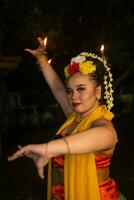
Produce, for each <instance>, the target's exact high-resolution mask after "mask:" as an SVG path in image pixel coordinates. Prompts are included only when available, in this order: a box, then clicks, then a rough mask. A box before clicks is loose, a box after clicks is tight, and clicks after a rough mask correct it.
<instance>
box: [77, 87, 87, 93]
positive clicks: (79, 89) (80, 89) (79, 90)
mask: <svg viewBox="0 0 134 200" xmlns="http://www.w3.org/2000/svg"><path fill="white" fill-rule="evenodd" d="M84 90H86V88H85V87H79V88H77V91H78V92H82V91H84Z"/></svg>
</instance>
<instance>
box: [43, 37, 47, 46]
mask: <svg viewBox="0 0 134 200" xmlns="http://www.w3.org/2000/svg"><path fill="white" fill-rule="evenodd" d="M46 45H47V37H45V39H44V46H45V47H46Z"/></svg>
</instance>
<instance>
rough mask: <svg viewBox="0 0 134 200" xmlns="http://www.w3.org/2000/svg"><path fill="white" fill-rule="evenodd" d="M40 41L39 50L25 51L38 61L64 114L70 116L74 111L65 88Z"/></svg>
mask: <svg viewBox="0 0 134 200" xmlns="http://www.w3.org/2000/svg"><path fill="white" fill-rule="evenodd" d="M38 41H39V47H38V48H37V49H35V50H32V49H25V51H27V52H29V53H31V54H32V55H33V56H34V57H35V58H36V59H37V61H38V63H39V65H40V69H41V71H42V74H43V76H44V78H45V80H46V82H47V83H48V85H49V87H50V89H51V91H52V93H53V95H54V97H55V99H56V100H57V102H58V103H59V104H60V106H61V108H62V110H63V112H64V114H65V115H66V116H68V115H69V114H70V113H71V112H72V109H71V107H70V105H69V104H68V101H67V94H66V89H65V86H64V84H63V82H62V81H61V79H60V77H59V76H58V74H57V73H56V72H55V70H54V69H53V67H52V66H51V64H49V63H48V58H47V56H46V54H44V52H45V46H44V41H43V39H42V38H40V37H38Z"/></svg>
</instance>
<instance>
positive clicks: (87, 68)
mask: <svg viewBox="0 0 134 200" xmlns="http://www.w3.org/2000/svg"><path fill="white" fill-rule="evenodd" d="M94 71H96V66H95V65H93V62H92V61H86V62H83V63H80V67H79V72H80V73H81V74H91V73H93V72H94Z"/></svg>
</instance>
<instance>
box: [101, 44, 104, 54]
mask: <svg viewBox="0 0 134 200" xmlns="http://www.w3.org/2000/svg"><path fill="white" fill-rule="evenodd" d="M100 50H101V52H103V51H104V45H103V44H102V45H101V49H100Z"/></svg>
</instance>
